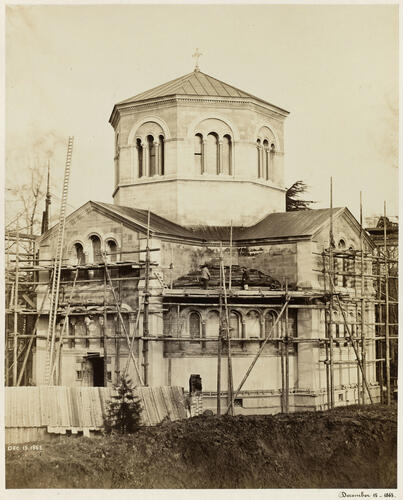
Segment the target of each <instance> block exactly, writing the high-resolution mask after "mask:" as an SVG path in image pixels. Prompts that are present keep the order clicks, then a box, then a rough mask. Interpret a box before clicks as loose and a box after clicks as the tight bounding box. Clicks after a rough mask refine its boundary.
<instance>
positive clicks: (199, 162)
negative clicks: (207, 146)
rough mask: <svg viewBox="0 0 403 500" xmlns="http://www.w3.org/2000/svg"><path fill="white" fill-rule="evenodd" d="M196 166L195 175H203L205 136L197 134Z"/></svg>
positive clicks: (195, 142)
mask: <svg viewBox="0 0 403 500" xmlns="http://www.w3.org/2000/svg"><path fill="white" fill-rule="evenodd" d="M194 166H195V174H196V175H197V174H203V173H204V168H203V136H202V135H201V134H196V135H195V139H194Z"/></svg>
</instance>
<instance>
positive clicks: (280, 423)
mask: <svg viewBox="0 0 403 500" xmlns="http://www.w3.org/2000/svg"><path fill="white" fill-rule="evenodd" d="M396 435H397V415H396V408H389V407H384V406H366V407H348V408H341V409H336V410H333V411H330V412H316V413H311V412H304V413H294V414H292V415H275V416H237V417H229V416H224V417H215V416H212V417H197V418H193V419H189V420H185V421H180V422H175V423H169V424H166V425H160V426H157V427H149V428H144V429H142V430H141V431H140V432H139V433H138V434H136V435H134V436H124V437H119V436H112V437H106V436H103V437H99V438H92V439H89V438H63V439H62V440H61V441H58V442H55V443H51V444H49V443H44V444H43V449H44V451H42V452H34V451H25V452H23V451H14V452H7V458H6V484H7V488H396V474H397V472H396V471H397V443H396Z"/></svg>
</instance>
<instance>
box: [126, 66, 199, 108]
mask: <svg viewBox="0 0 403 500" xmlns="http://www.w3.org/2000/svg"><path fill="white" fill-rule="evenodd" d="M193 73H194V71H192V72H191V73H187V74H186V75H183V76H178V77H177V78H174V79H173V80H169V81H168V82H164V83H161V84H160V85H157V86H155V87H152V88H151V89H148V90H143V92H140V93H138V94H135V95H134V96H132V97H129V98H128V99H124V100H123V101H120V102H118V104H125V103H128V102H130V101H132V100H133V99H137V98H138V97H140V96H141V95H143V94H147V93H149V92H154V91H158V89H160V88H161V87H165V86H168V85H169V86H170V85H171V84H177V83H180V82H182V81H184V80H186V79H188V78H190V77H191V76H192V75H193Z"/></svg>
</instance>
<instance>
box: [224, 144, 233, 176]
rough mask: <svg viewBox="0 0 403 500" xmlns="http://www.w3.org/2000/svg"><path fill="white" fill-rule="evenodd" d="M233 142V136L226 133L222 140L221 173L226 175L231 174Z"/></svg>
mask: <svg viewBox="0 0 403 500" xmlns="http://www.w3.org/2000/svg"><path fill="white" fill-rule="evenodd" d="M231 156H232V143H231V137H230V136H229V135H224V137H223V141H222V165H221V173H222V174H225V175H231V174H232V172H231V163H232V158H231Z"/></svg>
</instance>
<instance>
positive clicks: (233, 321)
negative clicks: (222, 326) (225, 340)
mask: <svg viewBox="0 0 403 500" xmlns="http://www.w3.org/2000/svg"><path fill="white" fill-rule="evenodd" d="M240 323H241V317H240V315H239V314H238V313H237V312H235V311H231V313H230V315H229V326H230V333H231V337H232V338H233V339H239V338H240V337H241V328H240Z"/></svg>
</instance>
